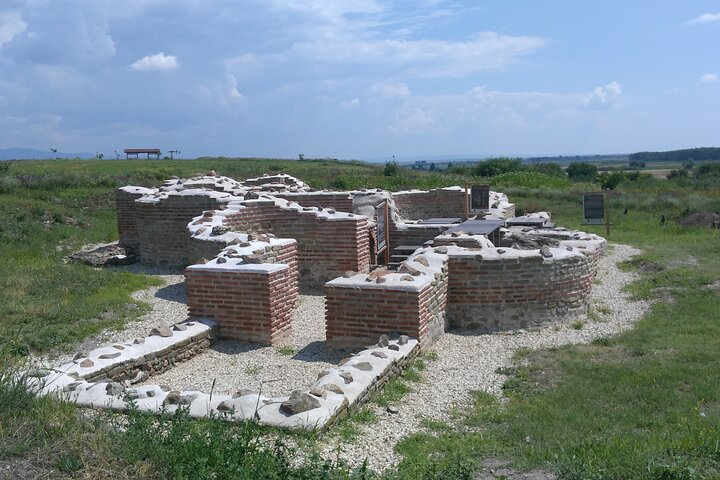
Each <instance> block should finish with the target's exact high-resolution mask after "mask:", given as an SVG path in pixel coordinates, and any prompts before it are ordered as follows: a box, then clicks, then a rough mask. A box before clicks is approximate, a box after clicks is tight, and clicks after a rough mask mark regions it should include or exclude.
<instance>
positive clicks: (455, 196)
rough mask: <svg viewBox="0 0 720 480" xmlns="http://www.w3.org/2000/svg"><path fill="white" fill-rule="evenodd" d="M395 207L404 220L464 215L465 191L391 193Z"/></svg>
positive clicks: (438, 190)
mask: <svg viewBox="0 0 720 480" xmlns="http://www.w3.org/2000/svg"><path fill="white" fill-rule="evenodd" d="M393 198H394V199H395V206H396V207H397V210H398V213H399V214H400V216H401V217H403V218H404V219H410V220H419V219H422V218H433V217H462V216H464V215H465V190H464V189H462V190H445V189H436V190H428V191H417V192H415V191H411V192H397V193H393Z"/></svg>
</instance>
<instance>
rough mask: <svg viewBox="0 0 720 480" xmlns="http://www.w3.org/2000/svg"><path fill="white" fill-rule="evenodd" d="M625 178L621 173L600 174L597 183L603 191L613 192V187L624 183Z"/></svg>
mask: <svg viewBox="0 0 720 480" xmlns="http://www.w3.org/2000/svg"><path fill="white" fill-rule="evenodd" d="M626 179H627V177H626V176H625V174H624V173H623V172H613V173H602V174H600V175H599V176H598V181H599V182H600V186H601V187H602V188H603V189H608V190H615V187H617V186H618V185H620V183H622V182H623V181H625V180H626Z"/></svg>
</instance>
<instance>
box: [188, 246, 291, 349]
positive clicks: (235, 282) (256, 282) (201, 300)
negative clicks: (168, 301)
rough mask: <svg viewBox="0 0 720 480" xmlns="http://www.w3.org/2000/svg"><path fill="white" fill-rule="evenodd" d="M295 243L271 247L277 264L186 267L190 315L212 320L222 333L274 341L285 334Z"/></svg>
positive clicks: (237, 338) (266, 342)
mask: <svg viewBox="0 0 720 480" xmlns="http://www.w3.org/2000/svg"><path fill="white" fill-rule="evenodd" d="M296 248H297V244H296V243H291V244H289V245H286V246H284V247H282V248H279V249H278V250H277V251H275V252H274V255H275V256H276V258H275V260H276V261H277V262H278V263H275V264H241V265H232V266H228V267H223V268H221V267H219V266H217V265H214V266H210V265H192V266H190V267H188V268H187V269H185V285H186V287H187V294H188V312H189V315H190V317H200V318H210V319H213V320H215V321H216V322H217V324H218V328H219V336H220V338H232V339H234V340H239V341H243V342H253V343H262V344H265V345H273V344H275V343H276V342H277V341H278V340H279V339H280V338H282V337H284V336H285V335H287V334H289V331H290V327H291V325H290V323H291V318H292V312H293V309H294V308H295V303H296V302H297V298H298V294H299V293H298V269H297V260H296V251H297V250H296ZM266 260H268V261H269V260H271V259H270V258H268V259H266Z"/></svg>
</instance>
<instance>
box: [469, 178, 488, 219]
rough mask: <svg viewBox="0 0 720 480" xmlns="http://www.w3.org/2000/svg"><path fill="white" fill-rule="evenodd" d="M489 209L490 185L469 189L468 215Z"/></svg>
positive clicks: (474, 186) (475, 186)
mask: <svg viewBox="0 0 720 480" xmlns="http://www.w3.org/2000/svg"><path fill="white" fill-rule="evenodd" d="M489 208H490V185H473V186H472V187H470V213H479V212H481V211H484V210H488V209H489Z"/></svg>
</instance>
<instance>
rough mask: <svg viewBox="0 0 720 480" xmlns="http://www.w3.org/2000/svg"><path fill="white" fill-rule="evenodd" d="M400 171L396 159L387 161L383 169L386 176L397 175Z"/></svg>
mask: <svg viewBox="0 0 720 480" xmlns="http://www.w3.org/2000/svg"><path fill="white" fill-rule="evenodd" d="M398 171H399V168H398V164H397V162H396V161H395V160H393V161H392V162H386V163H385V169H384V170H383V175H385V176H386V177H395V176H397V174H398Z"/></svg>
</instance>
